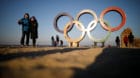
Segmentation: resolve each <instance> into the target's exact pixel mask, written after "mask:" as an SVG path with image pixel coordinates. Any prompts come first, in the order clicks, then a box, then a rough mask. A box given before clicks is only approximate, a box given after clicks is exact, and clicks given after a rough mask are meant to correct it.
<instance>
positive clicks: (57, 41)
mask: <svg viewBox="0 0 140 78" xmlns="http://www.w3.org/2000/svg"><path fill="white" fill-rule="evenodd" d="M57 45H59V36H58V35H56V46H57Z"/></svg>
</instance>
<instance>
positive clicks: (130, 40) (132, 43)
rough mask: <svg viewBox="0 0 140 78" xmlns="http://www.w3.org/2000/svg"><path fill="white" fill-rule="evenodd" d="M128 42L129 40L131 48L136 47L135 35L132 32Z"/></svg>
mask: <svg viewBox="0 0 140 78" xmlns="http://www.w3.org/2000/svg"><path fill="white" fill-rule="evenodd" d="M128 40H129V47H133V46H134V35H133V34H132V32H131V33H130V34H129V35H128Z"/></svg>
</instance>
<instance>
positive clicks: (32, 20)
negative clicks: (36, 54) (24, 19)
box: [30, 16, 38, 47]
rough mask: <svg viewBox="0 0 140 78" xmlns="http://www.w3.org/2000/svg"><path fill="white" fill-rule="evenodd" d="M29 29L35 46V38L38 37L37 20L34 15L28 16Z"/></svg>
mask: <svg viewBox="0 0 140 78" xmlns="http://www.w3.org/2000/svg"><path fill="white" fill-rule="evenodd" d="M30 31H31V39H32V43H33V46H34V47H35V46H36V39H37V38H38V22H37V20H36V18H35V16H32V17H31V18H30Z"/></svg>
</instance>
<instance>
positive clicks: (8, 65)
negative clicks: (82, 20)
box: [0, 47, 140, 78]
mask: <svg viewBox="0 0 140 78" xmlns="http://www.w3.org/2000/svg"><path fill="white" fill-rule="evenodd" d="M139 66H140V49H139V48H90V47H79V48H69V47H36V48H33V47H24V48H20V47H12V48H11V47H7V48H0V78H107V77H110V78H114V77H116V78H118V77H127V76H131V75H132V76H133V74H132V72H135V71H134V69H138V68H140V67H139ZM122 73H127V74H128V75H126V74H122ZM129 73H131V75H130V74H129Z"/></svg>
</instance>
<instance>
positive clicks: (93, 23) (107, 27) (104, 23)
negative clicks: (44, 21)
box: [54, 6, 126, 47]
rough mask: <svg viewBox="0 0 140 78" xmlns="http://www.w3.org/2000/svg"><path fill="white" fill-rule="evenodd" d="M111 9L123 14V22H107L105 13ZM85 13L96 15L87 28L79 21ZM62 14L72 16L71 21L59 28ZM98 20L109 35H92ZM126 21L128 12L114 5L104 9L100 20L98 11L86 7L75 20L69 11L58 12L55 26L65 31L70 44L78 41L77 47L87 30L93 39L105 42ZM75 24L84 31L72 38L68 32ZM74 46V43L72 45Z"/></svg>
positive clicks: (62, 31) (61, 31)
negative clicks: (58, 24) (117, 23)
mask: <svg viewBox="0 0 140 78" xmlns="http://www.w3.org/2000/svg"><path fill="white" fill-rule="evenodd" d="M110 11H116V12H118V13H119V14H120V15H121V17H122V22H121V23H120V24H119V25H118V26H115V27H111V26H110V25H109V24H108V22H107V21H106V20H104V19H103V17H104V15H105V14H106V13H108V12H110ZM83 14H90V15H92V16H93V17H94V20H92V21H91V22H90V23H89V24H88V26H87V28H85V27H84V26H83V24H82V23H81V22H80V21H79V18H80V16H82V15H83ZM62 16H68V17H69V18H70V22H68V23H67V24H66V25H65V27H64V30H60V29H59V28H58V26H57V21H58V19H59V18H60V17H62ZM98 22H100V24H101V26H102V28H103V29H105V30H106V31H108V33H107V35H106V36H105V37H103V38H102V39H96V38H94V37H93V36H91V34H90V32H91V31H93V30H94V29H95V27H96V26H97V23H98ZM125 23H126V14H125V12H124V11H123V10H122V9H121V8H119V7H115V6H112V7H108V8H106V9H105V10H103V11H102V13H101V15H100V19H99V20H98V18H97V15H96V13H95V12H94V11H92V10H90V9H85V10H82V11H80V12H79V13H78V14H77V16H76V18H75V20H74V19H73V17H72V16H70V15H69V14H68V13H65V12H63V13H60V14H58V15H57V16H56V17H55V20H54V28H55V29H56V30H57V31H58V32H60V33H63V34H64V37H65V39H66V40H67V41H68V42H69V43H70V44H71V43H76V47H77V46H78V45H79V42H80V41H81V40H82V39H83V38H84V37H85V35H86V32H87V35H88V37H89V38H90V39H91V40H92V41H94V42H105V41H106V40H107V39H108V38H109V36H110V34H111V32H114V31H117V30H119V29H121V28H122V27H123V26H124V25H125ZM74 24H75V25H76V27H77V28H78V29H79V30H80V31H82V35H81V36H80V37H79V38H77V39H71V38H70V37H69V36H68V32H69V31H71V29H72V28H73V26H74ZM72 46H73V45H72Z"/></svg>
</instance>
